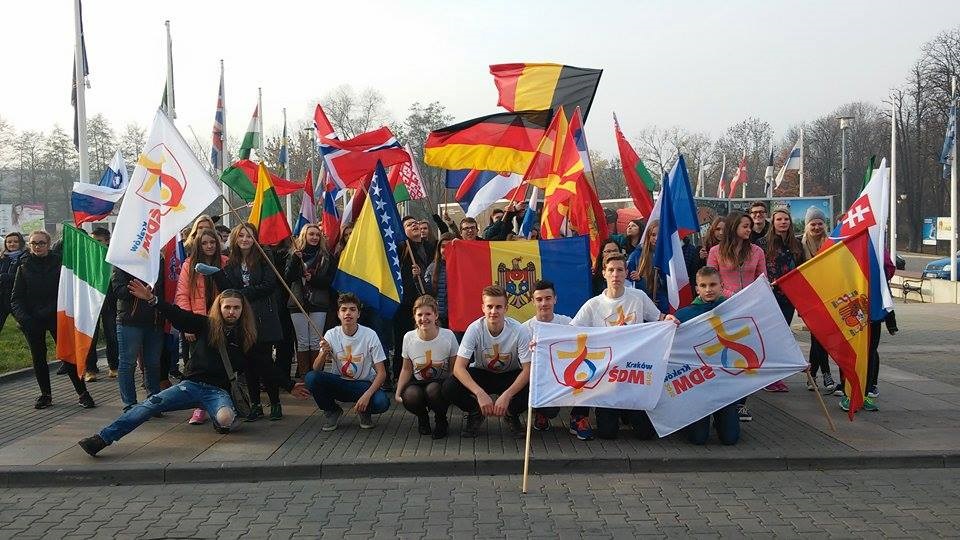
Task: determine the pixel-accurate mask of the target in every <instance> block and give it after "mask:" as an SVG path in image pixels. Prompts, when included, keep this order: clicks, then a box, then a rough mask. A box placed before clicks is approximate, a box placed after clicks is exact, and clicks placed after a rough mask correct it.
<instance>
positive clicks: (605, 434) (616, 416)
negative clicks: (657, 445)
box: [594, 407, 657, 440]
mask: <svg viewBox="0 0 960 540" xmlns="http://www.w3.org/2000/svg"><path fill="white" fill-rule="evenodd" d="M594 410H595V411H596V414H597V437H600V438H601V439H616V438H617V434H618V433H619V432H620V418H621V416H623V417H625V418H626V420H627V422H628V423H629V424H630V426H631V427H633V430H634V431H635V432H636V433H637V435H638V436H639V437H640V438H641V439H643V440H647V439H655V438H657V430H656V429H654V427H653V423H652V422H650V417H649V416H647V412H646V411H632V410H627V409H607V408H604V407H596V408H595V409H594Z"/></svg>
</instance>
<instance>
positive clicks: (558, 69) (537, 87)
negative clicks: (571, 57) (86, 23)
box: [490, 64, 603, 121]
mask: <svg viewBox="0 0 960 540" xmlns="http://www.w3.org/2000/svg"><path fill="white" fill-rule="evenodd" d="M490 74H491V75H493V82H494V84H496V85H497V91H498V92H499V93H500V100H499V101H498V102H497V105H499V106H501V107H503V108H504V109H507V110H508V111H526V110H542V109H555V108H558V107H561V106H562V107H564V108H566V110H567V114H568V115H572V114H573V110H574V109H575V108H576V107H578V106H579V107H580V112H581V113H583V120H584V121H586V120H587V115H588V114H589V113H590V105H592V104H593V96H594V94H596V92H597V86H598V85H599V84H600V75H601V74H603V70H602V69H589V68H578V67H573V66H564V65H561V64H495V65H492V66H490Z"/></svg>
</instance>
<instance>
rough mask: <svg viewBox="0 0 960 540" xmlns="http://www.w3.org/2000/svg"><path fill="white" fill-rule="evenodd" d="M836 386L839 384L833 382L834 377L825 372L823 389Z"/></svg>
mask: <svg viewBox="0 0 960 540" xmlns="http://www.w3.org/2000/svg"><path fill="white" fill-rule="evenodd" d="M836 386H837V383H835V382H833V377H831V376H830V374H829V373H824V374H823V389H824V390H830V389H832V388H835V387H836Z"/></svg>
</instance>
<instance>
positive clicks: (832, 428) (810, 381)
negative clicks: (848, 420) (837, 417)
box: [804, 369, 837, 433]
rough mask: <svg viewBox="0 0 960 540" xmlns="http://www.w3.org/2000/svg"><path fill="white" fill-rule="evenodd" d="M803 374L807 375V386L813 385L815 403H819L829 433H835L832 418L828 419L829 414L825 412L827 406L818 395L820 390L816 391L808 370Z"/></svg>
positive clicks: (814, 382)
mask: <svg viewBox="0 0 960 540" xmlns="http://www.w3.org/2000/svg"><path fill="white" fill-rule="evenodd" d="M804 373H806V374H807V384H812V385H813V393H814V394H816V395H817V401H819V402H820V408H821V409H823V416H825V417H826V418H827V424H829V425H830V431H833V432H834V433H836V432H837V426H835V425H834V424H833V418H830V413H829V412H828V411H827V404H826V403H825V402H824V401H823V396H822V395H820V390H818V389H817V381H815V380H814V379H813V377H812V376H811V375H810V370H809V369H808V370H807V371H805V372H804Z"/></svg>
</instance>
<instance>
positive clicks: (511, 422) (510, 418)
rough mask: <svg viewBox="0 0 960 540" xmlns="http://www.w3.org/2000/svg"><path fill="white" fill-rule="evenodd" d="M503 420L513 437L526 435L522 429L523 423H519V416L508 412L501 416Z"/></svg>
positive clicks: (518, 437)
mask: <svg viewBox="0 0 960 540" xmlns="http://www.w3.org/2000/svg"><path fill="white" fill-rule="evenodd" d="M503 421H504V422H505V423H506V424H507V429H508V430H510V435H512V436H513V438H514V439H522V438H524V437H526V435H527V432H526V431H525V430H524V429H523V424H521V423H520V417H519V416H517V415H515V414H508V415H506V416H504V417H503Z"/></svg>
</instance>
